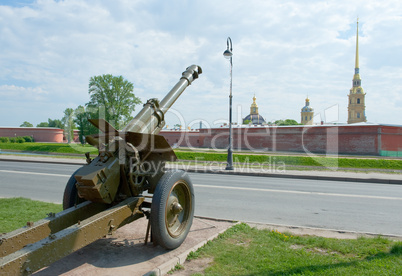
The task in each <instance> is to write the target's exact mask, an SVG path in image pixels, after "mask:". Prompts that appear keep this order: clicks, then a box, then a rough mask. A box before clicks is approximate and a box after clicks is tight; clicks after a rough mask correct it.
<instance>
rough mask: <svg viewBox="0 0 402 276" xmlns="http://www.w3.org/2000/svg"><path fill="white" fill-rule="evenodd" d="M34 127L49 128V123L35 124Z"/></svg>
mask: <svg viewBox="0 0 402 276" xmlns="http://www.w3.org/2000/svg"><path fill="white" fill-rule="evenodd" d="M36 127H49V123H48V122H41V123H39V124H37V125H36Z"/></svg>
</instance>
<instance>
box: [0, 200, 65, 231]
mask: <svg viewBox="0 0 402 276" xmlns="http://www.w3.org/2000/svg"><path fill="white" fill-rule="evenodd" d="M62 210H63V207H62V205H61V204H54V203H46V202H41V201H36V200H31V199H27V198H22V197H19V198H0V234H1V233H7V232H10V231H13V230H15V229H18V228H20V227H22V226H25V225H26V224H27V222H28V221H38V220H40V219H43V218H46V217H47V214H48V213H51V212H52V213H58V212H61V211H62Z"/></svg>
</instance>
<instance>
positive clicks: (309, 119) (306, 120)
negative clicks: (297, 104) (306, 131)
mask: <svg viewBox="0 0 402 276" xmlns="http://www.w3.org/2000/svg"><path fill="white" fill-rule="evenodd" d="M313 121H314V109H313V108H312V107H311V106H310V99H309V98H308V97H307V98H306V105H305V106H304V107H303V108H302V109H301V122H300V123H301V124H302V125H312V124H313Z"/></svg>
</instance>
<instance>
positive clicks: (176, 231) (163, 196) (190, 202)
mask: <svg viewBox="0 0 402 276" xmlns="http://www.w3.org/2000/svg"><path fill="white" fill-rule="evenodd" d="M193 216H194V189H193V185H192V183H191V180H190V177H189V175H188V174H187V173H186V172H184V171H180V170H172V171H167V172H166V173H165V174H164V175H163V176H162V177H161V179H160V180H159V181H158V184H157V186H156V189H155V193H154V195H153V198H152V204H151V218H150V220H151V229H152V238H153V242H154V243H156V244H159V245H160V246H162V247H164V248H166V249H175V248H177V247H179V246H180V245H181V244H182V243H183V241H184V239H185V238H186V237H187V234H188V232H189V231H190V227H191V224H192V222H193Z"/></svg>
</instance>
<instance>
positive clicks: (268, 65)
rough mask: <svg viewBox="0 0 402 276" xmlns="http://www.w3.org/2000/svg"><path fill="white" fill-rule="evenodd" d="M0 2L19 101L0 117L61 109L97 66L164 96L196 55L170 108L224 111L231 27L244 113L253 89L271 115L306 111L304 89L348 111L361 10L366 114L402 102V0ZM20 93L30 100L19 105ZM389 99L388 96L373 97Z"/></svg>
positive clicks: (388, 111) (389, 117) (33, 116)
mask: <svg viewBox="0 0 402 276" xmlns="http://www.w3.org/2000/svg"><path fill="white" fill-rule="evenodd" d="M2 3H3V4H1V5H0V39H1V41H0V61H1V65H2V66H0V93H1V95H3V96H4V97H6V100H7V103H8V104H12V105H15V106H19V108H18V112H15V110H17V109H8V110H7V112H8V113H7V114H8V116H5V117H4V116H1V117H0V125H11V126H13V125H14V126H17V125H20V124H21V122H23V121H26V120H27V119H30V120H32V123H34V124H36V123H38V122H40V121H46V120H47V118H48V117H50V118H61V117H62V115H63V111H64V109H65V108H68V107H72V108H75V107H77V106H78V105H83V104H85V103H86V102H88V99H89V97H88V81H89V78H90V77H91V76H94V75H100V74H108V73H110V74H113V75H122V76H124V77H125V78H126V79H128V80H129V81H130V82H133V83H134V87H135V88H134V93H135V94H136V95H137V96H139V97H140V98H141V99H142V100H143V101H145V100H146V99H148V98H153V97H157V98H159V99H161V98H163V97H164V96H165V94H166V93H167V92H168V91H169V90H170V89H171V88H172V87H173V85H174V84H175V83H176V82H177V81H178V80H179V78H180V76H181V72H182V71H183V70H184V69H185V68H186V67H187V66H189V65H191V64H198V65H201V67H202V68H203V71H204V73H203V74H202V75H201V76H200V78H199V79H198V80H196V81H195V82H194V83H193V85H191V87H189V88H188V89H187V90H188V91H186V92H185V93H184V94H183V96H182V97H180V99H179V100H178V101H177V102H176V103H175V105H174V108H175V109H176V110H177V111H178V112H180V113H181V114H182V115H183V118H185V120H186V121H188V122H191V121H193V120H195V119H197V120H198V119H200V118H202V119H204V120H206V121H208V122H210V123H211V124H212V122H213V121H215V120H218V119H227V118H228V95H229V63H228V61H227V60H225V59H224V58H223V56H222V53H223V51H224V50H225V48H226V38H227V37H228V36H230V37H231V38H232V40H233V53H234V56H233V96H234V97H233V104H234V106H236V107H237V106H241V107H242V113H243V114H242V116H243V117H244V116H246V115H247V114H248V110H249V107H250V104H251V102H252V97H253V95H254V93H255V94H256V97H257V103H258V105H259V107H260V108H259V111H260V113H261V114H262V115H263V116H264V117H265V118H267V119H268V120H275V119H286V118H291V119H296V120H299V117H300V109H301V108H302V107H303V106H304V100H305V98H306V96H307V95H308V96H309V98H310V100H311V105H312V106H313V107H314V109H315V110H316V112H319V111H324V110H325V109H326V108H328V107H330V106H332V105H334V104H338V105H339V112H340V116H339V117H340V120H341V121H343V122H346V119H347V114H346V112H347V111H346V110H347V94H348V92H349V89H350V88H351V86H352V82H351V80H352V77H353V70H354V55H355V33H356V24H355V22H356V17H357V15H358V16H359V17H360V24H359V32H360V38H359V43H360V68H361V69H360V72H361V77H362V84H363V88H364V89H365V91H366V92H367V95H366V105H367V107H366V114H367V116H368V118H369V120H370V121H373V122H382V123H397V124H401V121H400V119H399V118H398V116H396V114H397V113H398V114H400V113H401V111H402V110H401V109H402V107H400V105H399V106H398V105H395V104H392V103H394V102H397V101H400V99H401V98H400V96H399V95H400V94H401V93H400V92H401V88H400V87H402V79H400V73H401V65H400V64H401V61H402V58H401V54H400V49H401V44H402V30H401V29H400V28H398V26H400V23H401V20H402V16H401V15H400V14H399V13H398V11H400V10H401V6H402V3H400V2H399V1H396V0H392V1H386V2H381V3H379V2H377V1H363V0H359V1H355V2H353V3H351V2H350V1H326V2H324V1H279V0H271V1H254V0H250V1H228V0H227V1H212V0H204V1H197V0H195V1H184V0H183V1H145V0H138V1H128V0H126V1H122V0H121V1H113V2H110V1H94V0H86V1H78V0H70V1H51V0H38V1H19V2H14V1H12V2H10V1H9V2H4V1H3V2H2ZM16 3H17V4H16ZM10 93H11V94H10ZM12 95H14V97H15V99H14V100H13V96H12ZM384 95H387V97H385V96H384ZM390 99H392V100H390ZM394 100H395V101H394ZM3 101H4V99H3ZM23 101H26V102H28V101H29V102H30V105H24V108H21V106H22V104H21V102H23ZM390 101H391V104H392V108H383V109H379V108H378V106H379V105H381V106H383V107H387V106H388V105H390ZM138 108H139V107H138ZM138 108H137V110H138ZM39 109H40V110H39ZM44 109H45V111H46V112H47V113H45V112H44ZM236 110H237V109H234V111H235V112H236ZM2 112H5V111H4V109H3V110H2V111H0V115H2V114H4V113H2ZM233 117H234V118H237V117H238V116H237V114H234V116H233ZM167 118H168V120H172V121H171V122H169V121H168V122H167V123H168V124H169V125H174V124H175V123H176V122H174V120H175V119H174V118H172V119H169V116H167Z"/></svg>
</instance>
